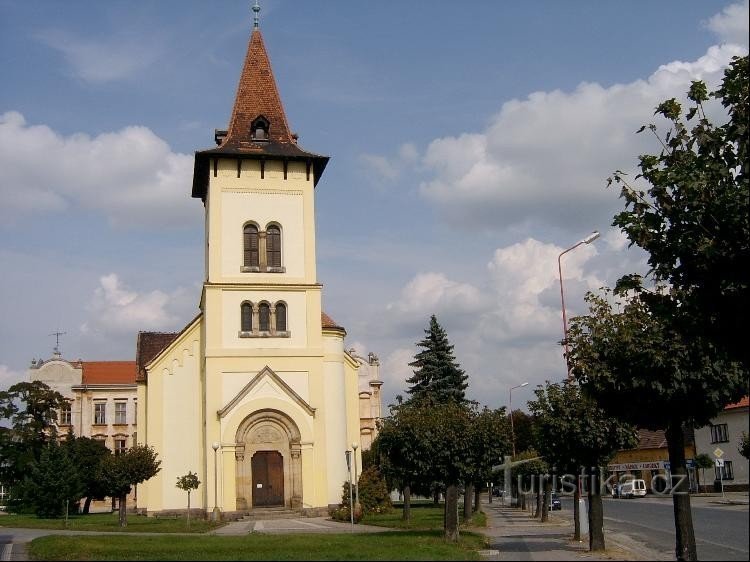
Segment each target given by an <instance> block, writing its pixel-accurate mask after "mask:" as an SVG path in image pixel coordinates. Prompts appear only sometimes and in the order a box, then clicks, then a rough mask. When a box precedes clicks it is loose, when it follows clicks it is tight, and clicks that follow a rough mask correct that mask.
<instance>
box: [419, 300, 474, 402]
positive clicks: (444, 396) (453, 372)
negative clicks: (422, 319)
mask: <svg viewBox="0 0 750 562" xmlns="http://www.w3.org/2000/svg"><path fill="white" fill-rule="evenodd" d="M424 332H425V338H424V339H423V340H422V341H420V342H418V343H417V347H420V348H421V351H419V353H417V354H416V355H415V356H414V361H412V362H411V363H409V366H410V367H414V375H413V376H411V377H410V378H408V379H406V382H407V383H409V384H410V385H411V386H410V387H409V388H408V390H407V391H406V392H407V393H408V394H409V395H410V398H409V401H413V402H426V403H431V404H445V403H447V402H455V403H458V404H462V403H465V402H467V400H466V394H465V391H466V387H467V386H468V384H467V383H466V380H467V379H468V376H467V375H466V374H465V373H464V371H463V369H461V367H460V366H459V364H458V362H457V361H456V358H455V356H454V355H453V346H452V345H451V344H450V342H449V341H448V335H447V334H446V333H445V330H444V329H443V328H442V326H440V324H439V323H438V321H437V318H435V315H434V314H433V315H432V317H431V318H430V327H429V328H428V329H426V330H425V331H424Z"/></svg>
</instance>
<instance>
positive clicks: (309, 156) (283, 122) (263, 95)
mask: <svg viewBox="0 0 750 562" xmlns="http://www.w3.org/2000/svg"><path fill="white" fill-rule="evenodd" d="M260 116H263V117H265V118H266V119H267V120H268V122H269V129H268V140H264V141H261V142H257V141H256V140H255V139H253V132H252V131H251V125H252V123H253V121H255V119H257V118H258V117H260ZM218 138H219V137H217V139H218ZM219 156H221V157H224V158H236V159H238V160H242V159H247V158H250V159H267V158H268V159H276V160H284V161H288V160H296V161H303V162H306V163H307V165H308V166H309V165H312V168H313V180H314V185H317V183H318V180H319V179H320V176H321V175H322V174H323V170H325V167H326V165H327V164H328V156H323V155H320V154H315V153H312V152H308V151H306V150H304V149H302V148H301V147H300V146H298V145H297V139H296V138H295V137H294V136H293V135H292V133H291V131H290V130H289V123H288V122H287V118H286V113H285V111H284V106H283V104H282V103H281V96H279V90H278V88H277V87H276V79H275V78H274V76H273V71H272V70H271V61H270V60H269V58H268V53H267V52H266V46H265V44H264V42H263V36H262V35H261V33H260V30H259V29H254V30H253V32H252V35H251V36H250V43H249V44H248V47H247V54H246V55H245V62H244V65H243V67H242V73H241V74H240V81H239V84H238V85H237V95H236V97H235V100H234V106H233V107H232V116H231V118H230V120H229V128H228V130H227V131H226V136H225V137H224V138H223V140H221V144H220V146H218V147H217V148H213V149H208V150H200V151H197V152H196V153H195V164H194V169H193V190H192V195H193V197H200V198H201V199H203V200H205V197H206V190H207V187H208V177H209V171H210V162H211V159H213V158H216V157H219ZM308 169H309V168H308Z"/></svg>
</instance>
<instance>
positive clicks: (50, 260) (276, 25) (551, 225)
mask: <svg viewBox="0 0 750 562" xmlns="http://www.w3.org/2000/svg"><path fill="white" fill-rule="evenodd" d="M250 6H251V2H250V1H249V0H231V1H229V0H222V1H220V2H219V1H213V2H206V1H198V0H150V1H146V0H144V1H138V2H136V1H132V0H128V1H120V0H110V1H108V2H101V1H94V0H77V1H76V2H59V1H43V0H35V1H33V2H29V1H26V0H0V68H2V69H3V71H2V75H0V171H1V172H0V197H1V198H2V204H1V205H0V235H1V236H2V238H1V239H2V242H1V243H0V263H1V264H2V266H0V310H2V313H1V314H0V388H7V386H9V385H10V384H13V383H14V382H17V381H19V380H23V379H24V377H25V376H26V369H27V367H28V365H29V363H30V361H31V360H32V359H37V358H43V359H48V358H50V357H51V355H52V351H53V347H54V345H55V337H54V336H51V335H50V334H52V333H53V332H65V333H64V335H62V336H61V337H60V350H61V352H62V354H63V356H64V357H65V358H67V359H71V360H73V359H79V358H80V359H83V360H89V361H93V360H134V359H135V343H136V337H137V333H138V331H140V330H143V331H149V330H154V331H179V330H180V329H182V328H183V327H184V326H185V324H186V323H187V322H188V321H190V320H191V319H192V318H193V317H194V316H195V315H196V314H197V312H198V301H199V298H200V290H201V283H202V280H203V275H204V272H203V247H202V243H203V212H202V210H203V208H202V205H201V202H200V200H197V199H192V198H191V197H190V191H191V183H192V169H193V153H194V151H196V150H201V149H206V148H210V147H212V146H213V144H214V143H213V131H214V129H215V128H219V129H223V128H226V126H227V123H228V119H229V115H230V112H231V108H232V104H233V101H234V95H235V91H236V87H237V80H238V79H239V73H240V70H241V65H242V62H243V59H244V55H245V51H246V49H247V43H248V39H249V33H250V30H251V26H252V15H251V11H250ZM261 6H262V11H261V24H260V25H261V29H262V31H263V36H264V40H265V43H266V47H267V49H268V52H269V55H270V58H271V63H272V67H273V70H274V74H275V77H276V81H277V84H278V87H279V90H280V93H281V97H282V101H283V103H284V106H285V109H286V113H287V118H288V120H289V123H290V126H291V128H292V130H293V131H295V132H297V133H298V134H299V136H300V141H299V142H300V145H301V146H302V147H304V148H305V149H307V150H310V151H312V152H317V153H321V154H327V155H330V156H331V160H330V162H329V164H328V167H327V168H326V171H325V174H324V175H323V177H322V179H321V181H320V183H318V186H317V188H316V222H317V252H318V280H319V282H321V283H322V284H323V307H324V310H325V311H326V312H327V313H328V314H329V315H330V316H331V317H333V318H334V319H335V320H336V321H337V322H338V323H339V324H340V325H343V326H344V327H345V328H346V330H347V339H346V346H347V348H351V347H354V348H355V349H356V350H358V352H360V353H362V354H366V353H368V352H370V351H372V352H374V353H375V354H376V355H377V356H378V357H379V358H380V362H381V378H382V379H383V380H384V382H385V384H384V386H383V392H384V402H385V403H386V404H388V403H391V402H393V400H394V399H395V396H396V395H397V394H403V393H404V391H405V389H406V387H407V384H406V382H405V381H406V378H407V377H409V376H411V368H410V367H409V366H408V363H409V362H410V361H411V360H412V359H413V356H414V355H415V353H416V352H417V351H418V348H417V346H416V343H417V342H418V341H419V340H421V339H422V338H423V336H424V329H425V328H426V327H427V326H428V324H429V319H430V316H431V315H432V314H435V315H436V316H437V319H438V321H439V322H440V324H441V325H442V326H443V327H444V328H445V330H446V332H447V334H448V337H449V339H450V341H451V343H452V344H453V345H454V346H455V347H454V352H455V355H456V359H457V361H458V362H459V363H460V365H461V367H462V368H463V369H464V370H465V371H466V373H467V374H468V375H469V388H468V391H467V394H468V396H469V398H472V399H474V400H477V401H478V402H479V403H480V404H483V405H487V406H490V407H493V408H495V407H500V406H507V405H508V399H509V394H510V389H511V387H514V386H517V385H520V384H522V383H525V382H528V383H529V385H528V386H526V387H522V388H517V389H514V391H513V394H512V397H513V407H514V408H515V407H521V408H523V407H524V404H525V402H526V401H527V400H528V399H531V398H533V389H534V388H535V387H536V385H538V384H542V383H544V381H546V380H550V381H559V380H562V379H563V378H564V377H565V375H566V371H565V362H564V359H563V355H562V348H561V346H560V341H561V339H562V337H563V327H562V317H561V299H560V281H559V277H558V268H557V259H558V255H559V254H560V253H561V252H562V251H563V250H565V249H567V248H569V247H571V246H573V245H574V244H576V243H577V242H578V241H580V240H581V239H582V238H584V237H585V236H587V235H588V234H589V233H590V232H592V231H593V230H598V231H600V232H601V237H600V238H599V239H598V240H596V241H595V242H593V243H592V244H590V245H582V246H579V247H577V248H576V249H575V250H572V251H571V252H569V253H567V254H566V255H565V256H564V257H563V258H562V272H563V284H564V289H565V304H566V310H567V313H568V316H569V317H571V316H575V315H576V314H583V313H585V312H586V307H585V302H584V300H583V296H584V294H585V293H586V291H589V290H591V291H597V290H598V289H599V288H600V287H603V286H613V285H614V283H615V282H616V280H617V279H618V277H619V276H621V275H623V274H625V273H631V272H641V273H645V272H646V270H647V267H646V261H645V256H644V255H643V254H642V253H640V252H639V251H638V250H637V248H630V249H629V248H628V241H627V239H625V238H624V237H623V235H622V234H621V233H620V232H619V231H618V230H617V229H614V228H613V227H612V226H611V223H612V217H613V215H614V214H615V213H617V212H618V211H620V210H622V208H623V204H622V200H620V199H619V198H618V195H619V193H618V191H617V190H616V189H613V188H609V189H607V187H606V179H607V177H608V176H609V175H610V174H611V173H612V172H613V171H614V170H623V171H625V172H627V173H629V174H631V176H633V175H635V173H636V165H637V156H638V155H639V154H642V153H655V152H657V151H658V145H657V144H656V139H654V138H653V137H649V136H648V135H647V134H640V135H638V134H635V131H636V130H637V129H638V128H639V127H640V125H642V124H646V123H652V122H653V123H655V124H656V125H657V126H658V127H660V130H662V131H663V130H664V127H665V123H664V122H662V121H659V120H658V119H657V118H655V117H654V116H653V111H654V108H655V106H656V105H657V104H658V103H659V102H660V101H663V100H665V99H669V98H672V97H676V98H678V99H682V98H683V96H684V93H685V92H686V91H687V89H688V87H689V85H690V82H691V80H695V79H702V80H705V81H707V82H708V84H709V87H715V86H716V85H717V84H718V83H719V81H720V80H721V77H722V73H723V69H724V68H725V67H726V65H727V64H728V62H729V61H730V60H731V57H732V56H734V55H745V54H747V52H748V23H747V22H748V2H747V0H744V1H740V2H735V3H730V2H719V1H712V0H665V1H661V2H651V1H646V0H635V1H631V2H601V1H599V0H587V1H584V0H571V1H569V2H557V1H552V0H546V1H542V0H536V1H529V2H498V1H479V0H473V1H467V2H461V3H456V2H455V1H442V0H440V1H438V0H432V1H430V2H424V1H417V0H410V1H404V2H398V3H396V2H364V1H351V2H344V1H327V2H322V1H319V2H304V3H302V2H298V1H294V0H264V1H262V3H261ZM712 111H713V115H714V116H715V118H716V119H719V120H720V119H722V118H723V117H722V115H721V112H720V111H719V110H718V109H717V108H713V109H712Z"/></svg>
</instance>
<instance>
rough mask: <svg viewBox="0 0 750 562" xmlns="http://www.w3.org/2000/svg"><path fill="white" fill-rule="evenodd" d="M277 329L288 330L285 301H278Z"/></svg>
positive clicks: (280, 330) (279, 330)
mask: <svg viewBox="0 0 750 562" xmlns="http://www.w3.org/2000/svg"><path fill="white" fill-rule="evenodd" d="M276 331H277V332H286V305H285V304H284V303H283V302H279V303H276Z"/></svg>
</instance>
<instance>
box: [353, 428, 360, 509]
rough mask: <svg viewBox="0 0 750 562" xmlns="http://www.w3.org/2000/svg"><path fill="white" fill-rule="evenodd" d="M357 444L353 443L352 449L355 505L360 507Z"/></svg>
mask: <svg viewBox="0 0 750 562" xmlns="http://www.w3.org/2000/svg"><path fill="white" fill-rule="evenodd" d="M357 447H359V445H357V444H356V443H352V449H354V506H355V507H359V479H358V478H357Z"/></svg>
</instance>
